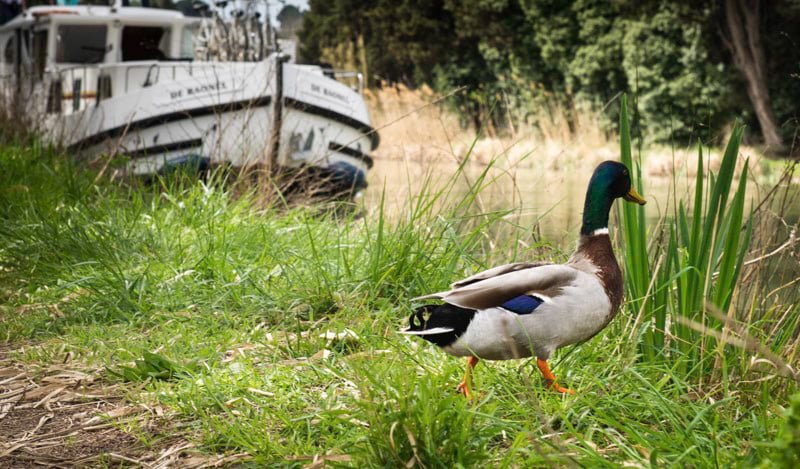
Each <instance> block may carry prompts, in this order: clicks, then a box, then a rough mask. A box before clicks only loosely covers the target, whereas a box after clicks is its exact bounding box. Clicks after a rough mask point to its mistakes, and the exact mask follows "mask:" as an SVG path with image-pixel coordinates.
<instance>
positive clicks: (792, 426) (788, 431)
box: [765, 393, 800, 469]
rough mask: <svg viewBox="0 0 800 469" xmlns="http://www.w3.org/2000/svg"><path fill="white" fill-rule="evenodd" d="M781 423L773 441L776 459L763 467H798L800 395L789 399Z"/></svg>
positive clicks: (799, 456) (799, 458) (799, 463)
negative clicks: (783, 420)
mask: <svg viewBox="0 0 800 469" xmlns="http://www.w3.org/2000/svg"><path fill="white" fill-rule="evenodd" d="M784 418H785V419H786V421H785V422H784V423H783V428H781V430H780V433H779V434H778V438H777V439H776V440H775V449H776V453H777V455H776V457H775V458H773V459H772V460H771V461H770V462H771V463H772V464H769V465H765V466H767V467H770V466H777V467H781V468H787V469H788V468H791V467H797V466H798V465H800V393H798V394H795V395H793V396H792V397H791V398H790V399H789V408H788V409H786V411H785V415H784Z"/></svg>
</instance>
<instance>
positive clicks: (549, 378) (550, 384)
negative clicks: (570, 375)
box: [536, 358, 575, 394]
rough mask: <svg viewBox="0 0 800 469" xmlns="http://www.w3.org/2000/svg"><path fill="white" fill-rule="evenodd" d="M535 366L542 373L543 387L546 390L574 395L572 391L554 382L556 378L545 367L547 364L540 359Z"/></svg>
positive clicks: (548, 368)
mask: <svg viewBox="0 0 800 469" xmlns="http://www.w3.org/2000/svg"><path fill="white" fill-rule="evenodd" d="M536 366H538V367H539V371H541V372H542V376H544V381H545V383H546V384H545V386H546V387H547V389H552V390H554V391H556V392H560V393H567V394H575V391H573V390H572V389H567V388H563V387H561V386H559V385H558V382H557V381H556V377H555V376H554V375H553V372H552V371H550V367H549V366H547V362H546V361H544V360H542V359H541V358H537V359H536Z"/></svg>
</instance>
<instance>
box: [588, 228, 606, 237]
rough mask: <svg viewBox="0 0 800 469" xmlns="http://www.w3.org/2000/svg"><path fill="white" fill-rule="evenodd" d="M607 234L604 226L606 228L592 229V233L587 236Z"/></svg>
mask: <svg viewBox="0 0 800 469" xmlns="http://www.w3.org/2000/svg"><path fill="white" fill-rule="evenodd" d="M607 234H608V228H607V227H606V228H598V229H596V230H594V231H592V234H590V235H589V236H599V235H607Z"/></svg>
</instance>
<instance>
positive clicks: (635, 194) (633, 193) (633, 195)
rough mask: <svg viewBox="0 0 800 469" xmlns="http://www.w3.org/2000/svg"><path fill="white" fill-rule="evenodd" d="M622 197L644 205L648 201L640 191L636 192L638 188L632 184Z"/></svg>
mask: <svg viewBox="0 0 800 469" xmlns="http://www.w3.org/2000/svg"><path fill="white" fill-rule="evenodd" d="M622 198H623V199H625V200H627V201H628V202H636V203H637V204H639V205H644V204H646V203H647V201H646V200H644V197H642V196H641V195H639V193H638V192H636V189H634V188H633V186H631V189H630V190H629V191H628V193H627V194H625V195H623V196H622Z"/></svg>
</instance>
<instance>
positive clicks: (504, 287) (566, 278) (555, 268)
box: [415, 264, 578, 309]
mask: <svg viewBox="0 0 800 469" xmlns="http://www.w3.org/2000/svg"><path fill="white" fill-rule="evenodd" d="M504 269H506V270H505V273H498V274H495V275H487V274H488V273H490V272H492V271H497V272H502V271H503V270H504ZM478 276H484V277H485V278H476V279H474V280H470V279H472V278H473V277H478ZM577 276H578V271H577V270H576V269H574V268H572V267H569V266H566V265H561V264H547V265H538V264H532V265H531V266H529V267H520V264H509V265H507V266H501V267H495V268H494V269H489V270H487V271H485V272H481V273H479V274H477V275H474V276H473V277H470V278H468V279H465V280H462V281H461V282H457V283H455V284H453V285H454V288H452V289H451V290H448V291H443V292H439V293H434V294H432V295H425V296H421V297H419V298H415V300H425V299H439V300H443V301H445V302H447V303H449V304H451V305H455V306H460V307H462V308H468V309H485V308H492V307H495V306H500V305H502V304H503V303H505V302H506V301H508V300H511V299H513V298H516V297H518V296H520V295H526V294H535V293H540V294H542V295H545V296H548V297H553V296H557V295H558V293H559V292H560V290H561V289H562V288H564V287H566V286H567V285H569V284H571V283H572V282H573V281H574V280H575V279H576V277H577Z"/></svg>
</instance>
